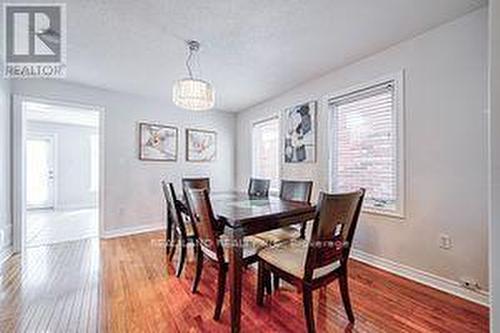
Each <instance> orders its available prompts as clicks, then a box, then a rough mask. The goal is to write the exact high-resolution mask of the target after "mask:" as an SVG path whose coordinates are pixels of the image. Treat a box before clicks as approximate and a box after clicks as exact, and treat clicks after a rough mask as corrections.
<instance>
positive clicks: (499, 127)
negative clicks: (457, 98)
mask: <svg viewBox="0 0 500 333" xmlns="http://www.w3.org/2000/svg"><path fill="white" fill-rule="evenodd" d="M490 111H491V118H490V133H491V135H490V149H491V177H492V178H491V184H492V187H491V190H492V192H491V194H492V197H491V201H490V206H491V210H490V213H491V216H490V221H491V229H490V240H491V250H490V251H491V252H490V253H491V261H490V262H491V275H490V276H491V295H492V297H491V307H492V312H491V332H500V3H499V2H498V1H493V0H490Z"/></svg>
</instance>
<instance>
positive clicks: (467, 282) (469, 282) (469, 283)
mask: <svg viewBox="0 0 500 333" xmlns="http://www.w3.org/2000/svg"><path fill="white" fill-rule="evenodd" d="M460 285H461V286H462V287H463V288H465V289H469V290H479V289H480V287H479V283H477V281H476V280H474V279H470V278H461V279H460Z"/></svg>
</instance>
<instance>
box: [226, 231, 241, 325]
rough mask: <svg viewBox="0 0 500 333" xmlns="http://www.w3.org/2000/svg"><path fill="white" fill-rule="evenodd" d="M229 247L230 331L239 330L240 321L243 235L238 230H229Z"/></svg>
mask: <svg viewBox="0 0 500 333" xmlns="http://www.w3.org/2000/svg"><path fill="white" fill-rule="evenodd" d="M230 237H231V243H230V246H231V249H230V251H229V289H230V294H229V300H230V302H231V332H233V333H234V332H239V331H240V321H241V284H242V281H241V271H242V267H243V248H242V240H243V237H242V236H241V235H240V234H239V232H238V230H236V229H232V230H231V232H230Z"/></svg>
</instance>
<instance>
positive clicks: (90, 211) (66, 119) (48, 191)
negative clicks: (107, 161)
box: [13, 96, 103, 252]
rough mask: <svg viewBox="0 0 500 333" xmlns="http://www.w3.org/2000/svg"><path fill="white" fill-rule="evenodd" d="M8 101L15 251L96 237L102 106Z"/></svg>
mask: <svg viewBox="0 0 500 333" xmlns="http://www.w3.org/2000/svg"><path fill="white" fill-rule="evenodd" d="M13 105H14V117H13V118H14V133H13V134H14V136H13V139H14V140H13V141H14V142H13V143H14V146H13V151H14V168H15V170H18V172H17V174H15V175H14V183H15V188H18V186H19V187H20V191H19V193H17V195H16V193H14V245H15V250H17V251H18V252H20V251H22V250H23V248H24V247H36V246H46V245H51V244H56V243H62V242H69V241H76V240H82V239H87V238H97V237H98V236H99V230H100V216H101V215H100V209H101V205H100V202H101V200H100V198H101V195H100V189H101V187H102V186H101V180H102V177H101V173H102V162H101V156H102V149H101V142H102V140H101V135H102V134H101V133H102V124H101V121H102V119H103V117H102V109H100V108H96V107H92V106H82V105H76V104H71V103H63V102H57V101H47V100H39V99H33V98H28V97H24V96H15V98H14V103H13ZM16 108H17V109H18V110H17V111H16ZM16 113H18V114H17V116H16Z"/></svg>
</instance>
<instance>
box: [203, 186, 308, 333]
mask: <svg viewBox="0 0 500 333" xmlns="http://www.w3.org/2000/svg"><path fill="white" fill-rule="evenodd" d="M210 198H211V201H212V206H213V210H214V213H215V214H216V215H217V217H218V219H219V220H220V221H222V222H223V223H224V233H225V234H226V235H227V236H228V242H227V244H226V246H229V247H230V249H229V251H228V253H229V258H228V259H229V299H230V311H231V331H232V332H240V328H241V294H242V270H243V267H244V263H243V238H244V237H245V236H250V235H255V234H258V233H261V232H265V231H270V230H274V229H278V228H282V227H284V226H287V225H291V224H298V223H302V222H306V221H309V220H312V219H314V216H315V207H314V206H313V205H310V204H308V203H304V202H296V201H286V200H282V199H280V198H279V197H277V196H272V195H271V196H268V197H256V196H249V195H248V194H247V193H239V192H215V193H211V194H210Z"/></svg>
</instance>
